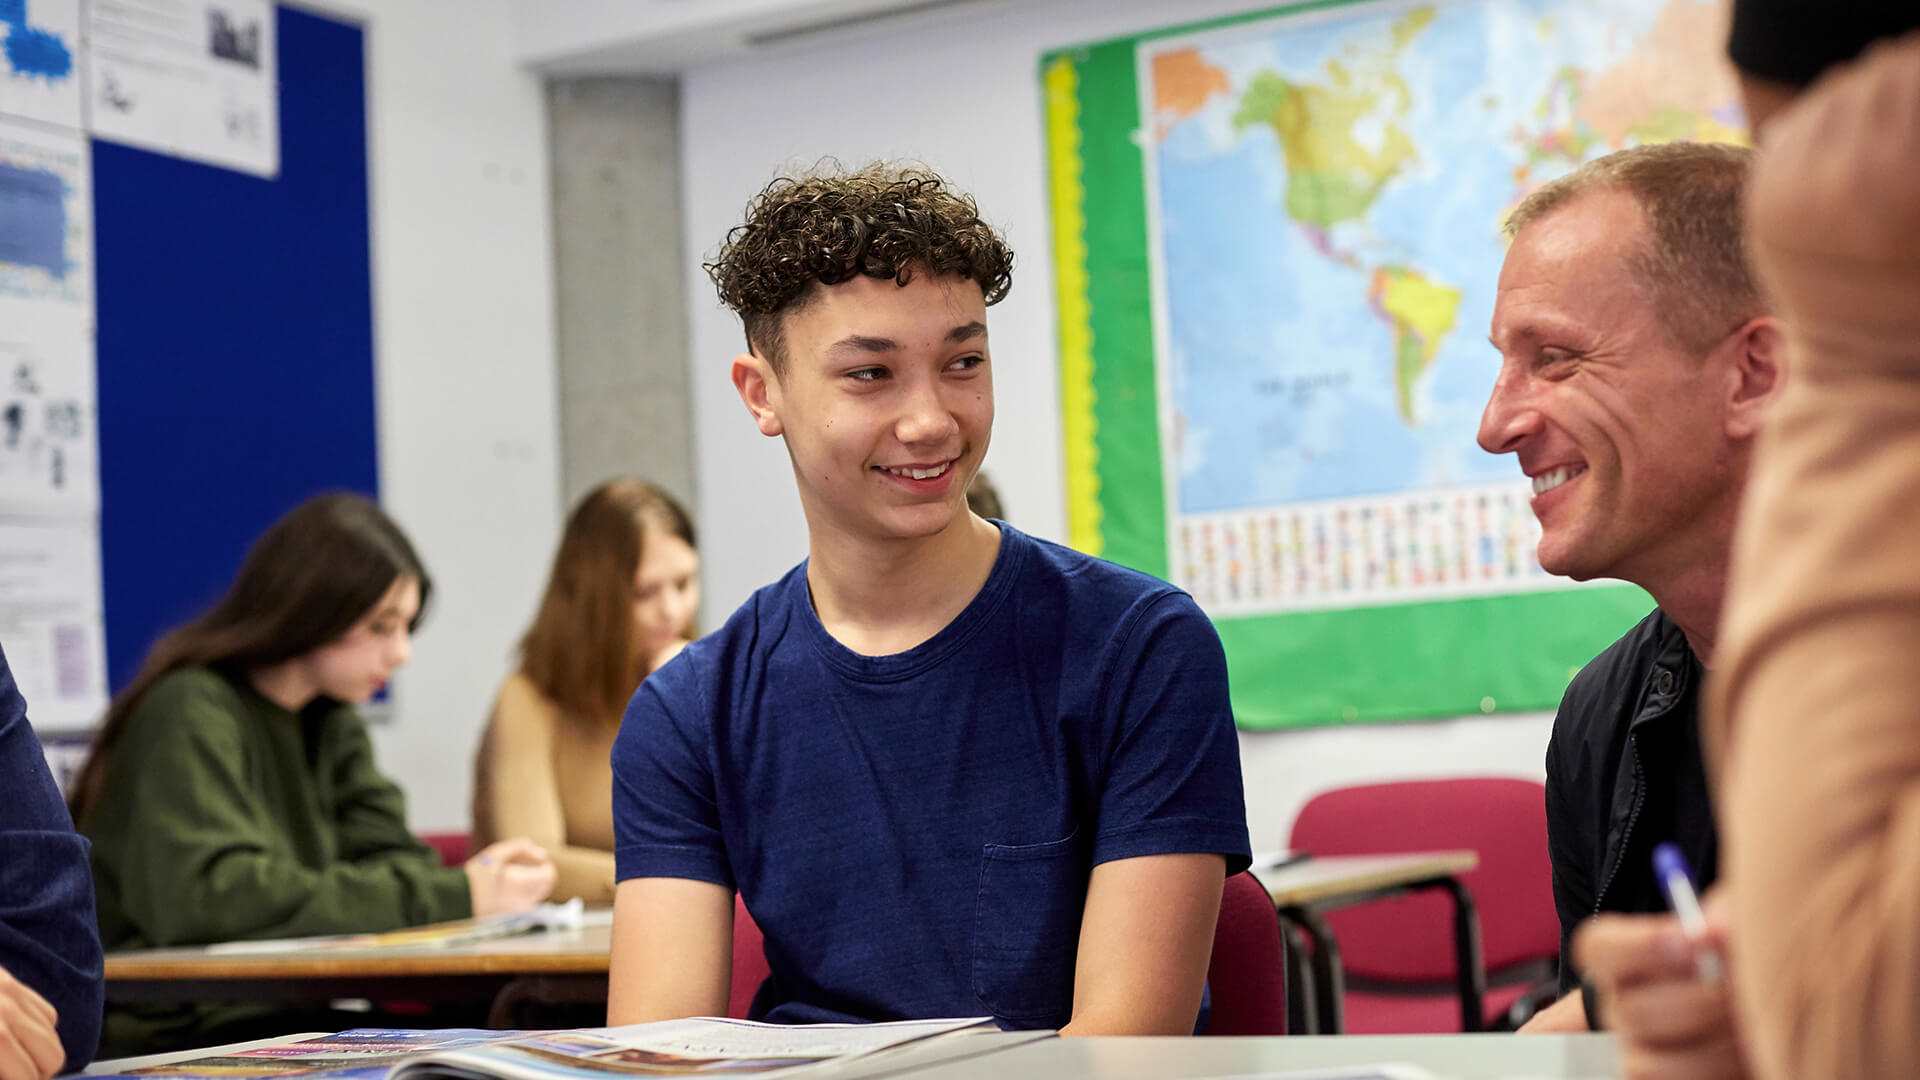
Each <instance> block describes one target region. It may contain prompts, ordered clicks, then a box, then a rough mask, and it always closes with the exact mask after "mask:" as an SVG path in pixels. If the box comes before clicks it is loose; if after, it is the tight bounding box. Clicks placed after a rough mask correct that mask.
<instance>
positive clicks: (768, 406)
mask: <svg viewBox="0 0 1920 1080" xmlns="http://www.w3.org/2000/svg"><path fill="white" fill-rule="evenodd" d="M733 388H734V389H735V390H736V391H738V392H739V394H740V403H741V404H743V405H745V406H746V407H747V412H748V413H751V414H752V416H753V422H754V424H756V425H757V426H758V427H759V428H760V434H762V435H767V436H773V435H779V434H781V433H782V432H784V431H785V430H786V428H785V427H783V426H782V425H781V423H780V414H779V411H778V410H779V408H780V401H779V396H780V384H779V382H778V381H776V380H775V378H774V375H773V369H772V368H771V367H769V366H768V365H767V362H766V361H765V360H762V359H761V358H760V357H758V356H755V355H753V354H752V353H741V354H740V355H739V356H736V357H734V358H733Z"/></svg>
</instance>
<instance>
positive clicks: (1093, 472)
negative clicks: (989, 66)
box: [1045, 57, 1103, 555]
mask: <svg viewBox="0 0 1920 1080" xmlns="http://www.w3.org/2000/svg"><path fill="white" fill-rule="evenodd" d="M1045 85H1046V90H1047V159H1048V160H1047V164H1048V178H1049V181H1048V186H1049V189H1050V191H1049V194H1050V196H1051V199H1052V202H1053V275H1054V288H1055V292H1056V294H1057V300H1056V302H1057V303H1058V305H1059V315H1060V431H1061V438H1062V439H1063V440H1064V442H1065V447H1064V449H1065V453H1066V470H1067V542H1068V543H1070V544H1072V545H1073V546H1074V547H1076V548H1078V549H1079V550H1081V551H1084V552H1086V553H1087V554H1089V555H1098V554H1100V550H1101V547H1102V546H1103V544H1102V537H1101V534H1100V525H1101V517H1100V448H1099V446H1098V445H1097V444H1096V443H1095V441H1094V436H1095V433H1096V428H1097V421H1096V420H1095V419H1094V415H1093V404H1094V390H1093V306H1092V304H1091V303H1090V302H1089V301H1088V298H1087V219H1086V188H1085V187H1084V185H1083V184H1082V182H1081V173H1082V168H1083V164H1084V163H1083V162H1082V161H1081V158H1080V94H1079V91H1080V77H1079V72H1078V71H1077V70H1076V69H1075V68H1074V65H1073V61H1072V60H1071V59H1069V58H1067V57H1060V58H1059V59H1056V60H1054V61H1052V62H1051V63H1049V64H1048V65H1047V70H1046V75H1045Z"/></svg>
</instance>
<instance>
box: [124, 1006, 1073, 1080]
mask: <svg viewBox="0 0 1920 1080" xmlns="http://www.w3.org/2000/svg"><path fill="white" fill-rule="evenodd" d="M995 1031H997V1029H996V1028H995V1027H994V1024H993V1021H992V1020H990V1019H987V1018H968V1019H956V1020H907V1021H899V1022H895V1023H886V1024H804V1025H782V1024H758V1023H753V1022H751V1021H747V1020H728V1019H721V1018H717V1017H696V1018H693V1019H690V1020H667V1021H662V1022H660V1023H654V1024H633V1025H629V1026H626V1027H614V1028H580V1029H574V1030H565V1031H478V1030H472V1029H463V1028H448V1029H444V1030H438V1031H405V1030H387V1029H379V1028H360V1029H355V1030H353V1031H343V1032H341V1033H340V1034H338V1035H323V1036H319V1037H316V1038H309V1039H303V1040H300V1041H297V1042H287V1043H280V1044H275V1045H269V1046H259V1047H254V1048H252V1049H248V1050H240V1051H235V1052H232V1053H228V1054H220V1055H215V1056H208V1057H199V1058H191V1059H188V1060H185V1061H177V1062H173V1063H171V1064H167V1065H154V1066H148V1067H146V1068H140V1069H134V1070H132V1071H130V1072H125V1073H108V1074H104V1075H109V1076H124V1077H155V1076H159V1077H169V1078H172V1080H185V1078H193V1077H207V1078H210V1080H211V1078H218V1080H252V1078H283V1077H302V1078H307V1077H311V1078H315V1080H319V1078H325V1080H618V1078H620V1077H635V1076H714V1075H725V1076H734V1075H777V1076H788V1075H792V1074H793V1073H797V1072H802V1071H808V1072H811V1071H826V1070H830V1069H831V1070H836V1071H837V1070H838V1068H839V1067H840V1066H843V1065H846V1064H848V1063H852V1062H857V1061H861V1060H864V1059H869V1058H878V1057H879V1056H880V1055H889V1056H890V1055H893V1054H897V1053H903V1052H906V1051H909V1050H913V1049H919V1050H922V1051H925V1052H923V1053H920V1054H917V1055H916V1057H915V1064H916V1065H918V1066H924V1065H928V1064H932V1063H935V1062H938V1061H941V1060H948V1059H949V1058H959V1057H966V1056H970V1055H971V1054H973V1053H976V1052H978V1051H977V1049H976V1048H975V1047H973V1046H970V1045H968V1038H969V1037H970V1036H971V1035H974V1034H981V1033H987V1032H995ZM1031 1034H1032V1036H1033V1037H1034V1038H1044V1037H1046V1036H1047V1035H1048V1034H1050V1033H1047V1032H1033V1033H1031ZM943 1049H950V1050H951V1054H945V1053H941V1052H940V1051H941V1050H943Z"/></svg>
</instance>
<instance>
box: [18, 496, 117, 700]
mask: <svg viewBox="0 0 1920 1080" xmlns="http://www.w3.org/2000/svg"><path fill="white" fill-rule="evenodd" d="M0 597H4V598H5V599H4V602H0V645H4V646H5V647H6V651H7V663H8V666H10V667H11V668H12V669H13V677H14V679H15V681H17V682H18V683H19V684H20V693H21V694H22V695H24V696H25V697H26V699H27V716H28V717H29V718H30V719H31V720H32V721H33V726H34V728H35V730H37V731H39V732H41V733H47V732H61V731H67V732H72V731H81V730H84V729H86V728H89V727H91V726H92V725H93V724H94V723H96V722H97V721H98V720H99V719H100V714H101V712H102V711H103V710H104V709H105V708H106V704H107V664H106V641H105V631H104V622H103V620H102V613H101V604H100V526H99V518H98V517H97V516H91V515H90V516H86V517H80V518H50V517H31V516H19V517H16V516H0Z"/></svg>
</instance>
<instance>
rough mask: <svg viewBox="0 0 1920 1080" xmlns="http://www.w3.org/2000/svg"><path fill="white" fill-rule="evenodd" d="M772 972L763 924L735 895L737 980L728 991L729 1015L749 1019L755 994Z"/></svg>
mask: <svg viewBox="0 0 1920 1080" xmlns="http://www.w3.org/2000/svg"><path fill="white" fill-rule="evenodd" d="M771 973H772V969H771V968H769V967H768V966H767V943H766V939H765V938H764V937H762V936H761V934H760V924H759V923H756V922H754V921H753V916H752V915H749V914H747V903H746V901H744V900H742V899H740V894H739V893H734V894H733V979H732V981H731V982H730V983H729V984H728V990H727V1015H728V1016H731V1017H733V1018H734V1019H735V1020H745V1019H746V1018H747V1010H748V1009H749V1008H751V1007H752V1005H753V995H755V994H757V993H759V992H760V984H761V983H763V982H765V981H767V976H768V975H769V974H771Z"/></svg>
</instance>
